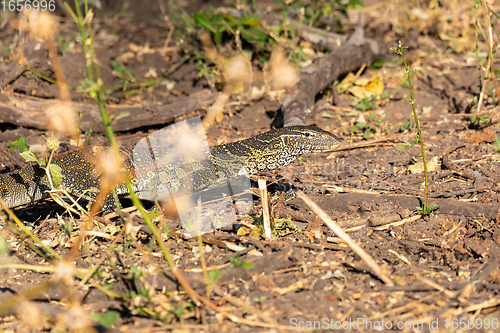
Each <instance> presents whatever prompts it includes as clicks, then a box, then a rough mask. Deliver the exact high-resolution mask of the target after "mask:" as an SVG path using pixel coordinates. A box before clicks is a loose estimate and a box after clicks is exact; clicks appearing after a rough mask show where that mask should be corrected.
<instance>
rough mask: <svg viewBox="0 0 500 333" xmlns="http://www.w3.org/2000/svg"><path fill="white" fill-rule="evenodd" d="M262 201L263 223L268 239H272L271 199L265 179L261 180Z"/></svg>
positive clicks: (259, 181)
mask: <svg viewBox="0 0 500 333" xmlns="http://www.w3.org/2000/svg"><path fill="white" fill-rule="evenodd" d="M258 183H259V191H260V199H261V200H262V221H263V223H264V232H265V235H266V238H267V239H271V218H270V214H269V200H268V199H269V197H268V193H267V185H266V181H265V180H264V179H259V180H258Z"/></svg>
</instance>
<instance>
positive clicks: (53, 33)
mask: <svg viewBox="0 0 500 333" xmlns="http://www.w3.org/2000/svg"><path fill="white" fill-rule="evenodd" d="M18 29H19V31H29V33H30V36H31V37H32V38H34V39H42V40H43V41H45V42H47V41H53V40H55V39H56V38H57V36H58V34H59V19H58V18H57V16H54V15H52V14H50V13H49V12H44V11H34V10H32V11H24V12H23V14H22V17H21V19H20V22H19V27H18Z"/></svg>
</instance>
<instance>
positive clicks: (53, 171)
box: [49, 164, 62, 188]
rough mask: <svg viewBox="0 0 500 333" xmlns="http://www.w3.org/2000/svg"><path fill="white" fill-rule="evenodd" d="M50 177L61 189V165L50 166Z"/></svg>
mask: <svg viewBox="0 0 500 333" xmlns="http://www.w3.org/2000/svg"><path fill="white" fill-rule="evenodd" d="M49 172H50V177H51V178H52V183H53V184H54V186H55V187H56V188H59V185H61V182H62V169H61V167H60V166H59V165H56V164H50V165H49Z"/></svg>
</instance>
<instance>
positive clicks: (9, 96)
mask: <svg viewBox="0 0 500 333" xmlns="http://www.w3.org/2000/svg"><path fill="white" fill-rule="evenodd" d="M217 95H218V94H217V93H198V94H195V95H192V96H188V97H181V98H178V99H176V100H174V101H172V102H171V103H168V104H165V105H159V104H147V105H137V106H135V105H109V106H107V107H108V110H109V113H110V114H111V115H112V116H114V117H117V116H119V115H127V116H125V117H122V118H119V119H116V121H114V122H113V130H114V131H115V132H124V131H130V130H133V129H137V128H141V127H147V126H155V125H161V124H165V123H168V122H171V121H173V120H174V119H175V118H176V117H179V116H182V115H185V114H187V113H190V112H192V111H195V110H198V109H201V108H203V107H206V106H207V105H209V104H211V103H213V102H214V101H215V100H216V99H217ZM59 103H60V101H57V100H46V99H40V98H34V97H28V96H26V95H21V94H14V93H6V92H3V91H0V123H9V124H13V125H16V126H23V127H31V128H36V129H39V130H47V129H48V121H47V120H48V119H47V113H46V112H45V110H46V109H47V108H49V107H50V106H53V105H54V104H59ZM71 106H72V107H73V108H74V110H75V111H76V110H81V111H85V113H83V114H82V116H81V119H80V126H81V130H82V131H86V130H89V129H91V128H92V126H94V124H95V128H94V130H95V131H96V132H102V131H103V130H104V129H103V127H102V124H101V122H100V121H99V119H100V117H101V116H100V112H99V108H98V107H97V106H96V105H94V104H90V103H85V104H82V103H72V104H71Z"/></svg>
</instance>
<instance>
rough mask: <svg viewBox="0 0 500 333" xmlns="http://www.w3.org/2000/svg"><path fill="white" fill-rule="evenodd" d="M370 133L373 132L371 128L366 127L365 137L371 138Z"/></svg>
mask: <svg viewBox="0 0 500 333" xmlns="http://www.w3.org/2000/svg"><path fill="white" fill-rule="evenodd" d="M370 134H371V132H370V129H369V128H368V129H366V130H365V131H364V133H363V139H369V138H370Z"/></svg>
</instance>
